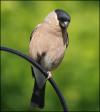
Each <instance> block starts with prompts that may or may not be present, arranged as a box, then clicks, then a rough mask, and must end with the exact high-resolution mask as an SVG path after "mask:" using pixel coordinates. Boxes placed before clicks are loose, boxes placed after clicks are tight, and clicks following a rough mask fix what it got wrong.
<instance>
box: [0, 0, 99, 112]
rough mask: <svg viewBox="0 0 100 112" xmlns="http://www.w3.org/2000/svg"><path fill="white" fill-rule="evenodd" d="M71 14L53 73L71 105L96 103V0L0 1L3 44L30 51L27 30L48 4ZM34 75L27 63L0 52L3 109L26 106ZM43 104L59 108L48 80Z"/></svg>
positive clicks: (81, 106) (79, 107) (82, 107)
mask: <svg viewBox="0 0 100 112" xmlns="http://www.w3.org/2000/svg"><path fill="white" fill-rule="evenodd" d="M56 8H60V9H64V10H65V11H67V12H68V13H69V14H70V15H71V23H70V25H69V28H68V32H69V39H70V42H69V47H68V49H66V54H65V57H64V60H63V62H62V63H61V65H60V66H59V67H58V69H56V70H55V71H54V72H53V74H54V75H53V78H54V80H55V81H56V83H57V84H58V86H59V88H60V90H61V92H62V93H63V95H64V97H65V99H66V102H67V105H68V108H69V110H70V111H75V110H76V111H79V110H81V111H85V110H86V111H98V109H99V52H98V51H99V3H98V2H97V1H94V2H92V1H8V2H7V1H2V2H1V45H2V46H6V47H10V48H13V49H17V50H19V51H21V52H23V53H26V54H28V48H29V40H30V34H31V31H32V30H33V29H34V27H35V26H36V25H37V24H39V23H41V22H42V21H43V19H44V17H45V16H46V15H47V14H48V13H49V12H51V11H52V10H54V9H56ZM33 84H34V80H33V79H32V76H31V69H30V64H29V63H27V62H26V61H24V60H22V59H20V58H19V57H17V56H14V55H11V54H8V53H4V52H1V109H2V110H16V111H18V110H29V108H30V107H29V106H30V99H31V95H32V90H33ZM45 100H46V104H45V108H44V109H43V110H62V108H61V105H60V102H59V100H58V98H57V96H56V94H55V92H54V90H53V89H52V87H51V85H50V84H49V83H48V82H47V87H46V98H45Z"/></svg>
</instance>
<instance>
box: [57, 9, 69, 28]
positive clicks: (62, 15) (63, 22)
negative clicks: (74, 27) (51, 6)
mask: <svg viewBox="0 0 100 112" xmlns="http://www.w3.org/2000/svg"><path fill="white" fill-rule="evenodd" d="M55 12H56V14H57V18H58V21H59V25H60V26H61V28H64V29H65V28H67V27H68V25H69V23H70V19H71V18H70V16H69V14H68V13H67V12H65V11H63V10H61V9H56V10H55Z"/></svg>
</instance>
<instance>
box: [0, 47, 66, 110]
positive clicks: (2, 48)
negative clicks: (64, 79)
mask: <svg viewBox="0 0 100 112" xmlns="http://www.w3.org/2000/svg"><path fill="white" fill-rule="evenodd" d="M0 50H2V51H6V52H9V53H13V54H16V55H17V56H19V57H21V58H24V59H25V60H27V61H28V62H30V63H31V64H32V65H33V66H35V67H37V68H38V69H39V70H40V71H41V72H42V73H43V74H44V76H45V77H47V76H48V74H47V71H46V70H45V69H44V68H43V67H42V66H40V65H39V64H38V63H37V62H36V61H34V60H33V59H32V58H31V57H29V56H27V55H26V54H23V53H21V52H19V51H17V50H14V49H11V48H7V47H2V46H0ZM48 80H49V82H50V83H51V85H52V87H53V88H54V90H55V91H56V94H57V95H58V97H59V100H60V103H61V105H62V107H63V110H64V112H68V110H67V106H66V102H65V100H64V97H63V95H62V94H61V92H60V90H59V88H58V87H57V85H56V83H55V81H54V80H53V79H52V78H50V79H48Z"/></svg>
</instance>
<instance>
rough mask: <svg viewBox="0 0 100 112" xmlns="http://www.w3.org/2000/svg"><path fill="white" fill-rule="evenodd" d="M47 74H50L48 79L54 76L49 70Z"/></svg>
mask: <svg viewBox="0 0 100 112" xmlns="http://www.w3.org/2000/svg"><path fill="white" fill-rule="evenodd" d="M47 74H48V77H47V78H46V79H47V80H48V79H50V78H51V77H52V74H51V72H50V71H48V72H47Z"/></svg>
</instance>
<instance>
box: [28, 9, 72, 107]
mask: <svg viewBox="0 0 100 112" xmlns="http://www.w3.org/2000/svg"><path fill="white" fill-rule="evenodd" d="M70 19H71V18H70V16H69V14H68V13H67V12H65V11H64V10H61V9H56V10H54V11H52V12H50V13H49V14H48V15H47V16H46V17H45V19H44V21H43V22H42V23H41V24H38V25H37V26H36V28H35V29H34V30H33V31H32V33H31V36H30V44H29V55H30V56H31V57H32V58H33V59H34V60H35V61H36V62H37V63H38V64H40V65H41V66H42V67H44V68H45V70H47V73H48V77H47V78H45V76H44V75H43V73H41V71H39V70H38V69H37V68H36V67H34V66H32V67H31V69H32V75H33V77H34V78H35V84H34V89H33V94H32V98H31V105H32V106H33V107H38V108H43V107H44V104H45V100H44V99H45V86H46V81H47V79H49V78H51V76H52V74H51V71H52V70H53V69H55V68H56V67H57V66H58V65H59V64H60V63H61V61H62V59H63V57H64V53H65V49H66V48H67V46H68V43H69V39H68V32H67V28H68V25H69V23H70Z"/></svg>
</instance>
